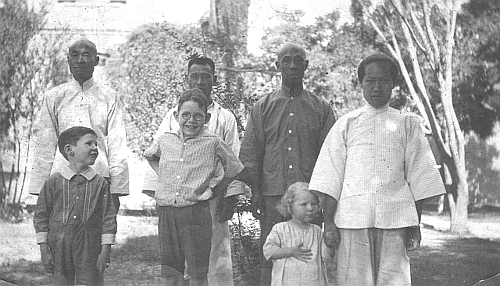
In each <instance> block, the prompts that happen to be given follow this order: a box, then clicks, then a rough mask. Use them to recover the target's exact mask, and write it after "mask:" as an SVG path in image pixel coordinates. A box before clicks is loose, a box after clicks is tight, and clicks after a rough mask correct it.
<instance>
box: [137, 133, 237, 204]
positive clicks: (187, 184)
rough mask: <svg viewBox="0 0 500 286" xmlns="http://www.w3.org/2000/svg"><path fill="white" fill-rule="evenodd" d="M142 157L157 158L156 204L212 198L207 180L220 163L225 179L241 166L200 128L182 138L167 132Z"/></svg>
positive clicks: (212, 135)
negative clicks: (196, 134) (192, 134)
mask: <svg viewBox="0 0 500 286" xmlns="http://www.w3.org/2000/svg"><path fill="white" fill-rule="evenodd" d="M144 156H145V157H146V158H147V159H148V160H159V162H160V169H159V175H158V178H159V185H158V189H157V190H156V193H155V199H156V202H157V204H158V205H160V206H175V207H184V206H189V205H193V204H195V203H196V202H198V201H203V200H208V199H210V198H212V191H211V188H210V187H209V184H210V180H211V179H212V178H213V177H214V176H216V170H217V164H222V166H223V169H224V174H225V177H226V178H234V177H235V176H236V175H237V174H238V173H239V172H240V171H241V170H242V169H243V166H242V165H241V163H240V161H239V160H238V158H236V156H235V155H234V153H233V151H231V149H230V148H229V147H228V146H227V145H226V144H225V143H224V141H223V140H222V139H221V138H220V137H219V136H218V135H215V134H211V133H208V132H206V131H204V132H203V133H202V134H200V135H199V136H198V137H196V138H187V139H184V138H183V136H182V132H181V131H180V130H178V131H177V132H172V131H167V132H165V133H164V134H162V135H160V136H159V137H158V139H156V140H155V141H154V142H153V144H152V145H151V147H149V148H148V149H147V150H146V151H145V152H144Z"/></svg>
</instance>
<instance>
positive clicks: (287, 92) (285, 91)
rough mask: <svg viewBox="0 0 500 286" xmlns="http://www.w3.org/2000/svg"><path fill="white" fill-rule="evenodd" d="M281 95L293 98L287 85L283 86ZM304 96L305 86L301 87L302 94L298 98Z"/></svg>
mask: <svg viewBox="0 0 500 286" xmlns="http://www.w3.org/2000/svg"><path fill="white" fill-rule="evenodd" d="M280 94H281V95H283V96H285V97H288V98H290V97H292V96H291V95H290V88H289V87H287V86H286V85H282V86H281V89H280ZM302 94H304V86H303V85H301V86H300V94H299V95H298V96H302Z"/></svg>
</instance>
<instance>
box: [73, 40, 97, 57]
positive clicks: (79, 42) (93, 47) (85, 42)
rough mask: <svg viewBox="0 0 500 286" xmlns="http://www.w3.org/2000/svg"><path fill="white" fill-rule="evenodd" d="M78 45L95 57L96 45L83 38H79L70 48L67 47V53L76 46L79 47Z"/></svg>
mask: <svg viewBox="0 0 500 286" xmlns="http://www.w3.org/2000/svg"><path fill="white" fill-rule="evenodd" d="M80 45H83V46H86V47H87V48H88V49H89V50H90V51H91V52H92V53H94V56H97V47H96V45H95V44H94V42H92V41H90V40H88V39H85V38H81V39H79V40H77V41H74V42H73V43H72V44H71V46H69V48H68V53H71V50H72V49H73V48H75V47H76V46H80Z"/></svg>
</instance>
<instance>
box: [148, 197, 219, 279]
mask: <svg viewBox="0 0 500 286" xmlns="http://www.w3.org/2000/svg"><path fill="white" fill-rule="evenodd" d="M157 211H158V236H159V239H160V256H161V268H162V276H169V275H171V273H172V271H171V269H172V268H173V269H175V270H176V271H177V272H179V273H184V268H185V264H184V263H185V261H187V264H188V265H189V267H188V269H187V273H188V275H189V276H190V277H191V278H195V279H206V277H207V273H208V263H209V259H210V247H211V239H212V217H211V215H210V205H209V202H208V201H203V202H198V203H196V204H194V205H191V206H187V207H181V208H176V207H169V206H158V207H157ZM165 278H169V277H165Z"/></svg>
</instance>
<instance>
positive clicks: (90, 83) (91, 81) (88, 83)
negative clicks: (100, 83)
mask: <svg viewBox="0 0 500 286" xmlns="http://www.w3.org/2000/svg"><path fill="white" fill-rule="evenodd" d="M72 83H73V85H74V86H76V87H78V89H83V90H89V89H90V88H91V87H92V86H93V85H94V83H95V81H94V77H90V78H89V79H88V80H86V81H85V82H84V83H83V86H81V85H80V83H79V82H78V81H77V80H76V79H75V78H73V81H72Z"/></svg>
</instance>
